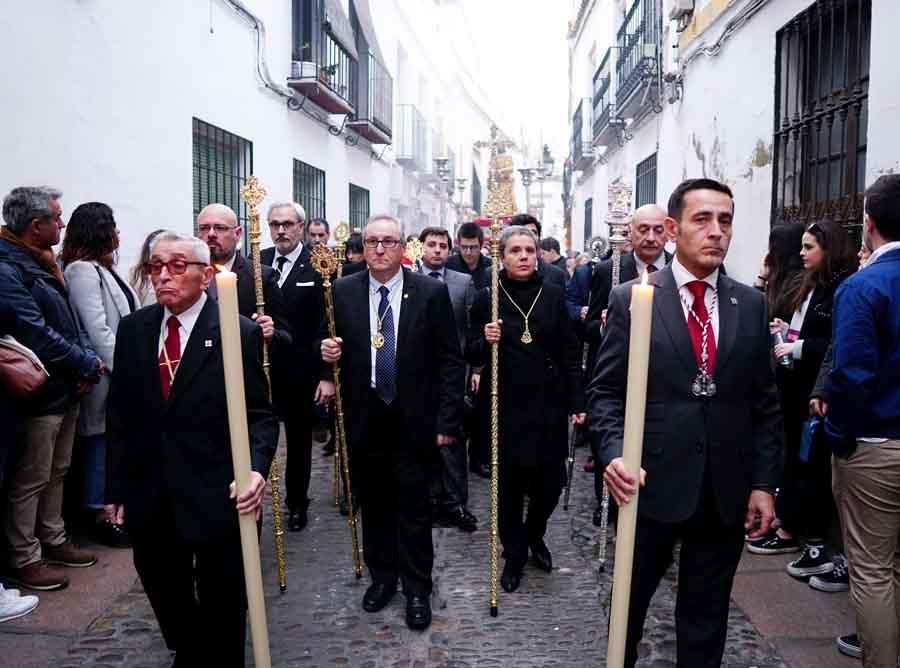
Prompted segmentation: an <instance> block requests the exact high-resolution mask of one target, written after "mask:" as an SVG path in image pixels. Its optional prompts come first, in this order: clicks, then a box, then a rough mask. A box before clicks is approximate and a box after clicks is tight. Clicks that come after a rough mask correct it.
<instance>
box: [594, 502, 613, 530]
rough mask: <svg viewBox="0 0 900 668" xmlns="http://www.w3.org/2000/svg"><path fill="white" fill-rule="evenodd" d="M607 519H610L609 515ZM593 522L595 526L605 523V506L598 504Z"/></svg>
mask: <svg viewBox="0 0 900 668" xmlns="http://www.w3.org/2000/svg"><path fill="white" fill-rule="evenodd" d="M607 520H609V517H607ZM593 522H594V526H595V527H599V526H601V525H602V524H603V508H601V507H600V506H597V507H596V508H595V509H594V518H593Z"/></svg>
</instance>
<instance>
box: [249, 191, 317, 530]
mask: <svg viewBox="0 0 900 668" xmlns="http://www.w3.org/2000/svg"><path fill="white" fill-rule="evenodd" d="M267 220H268V222H269V233H270V234H271V235H272V242H273V243H274V244H275V246H274V247H273V248H266V249H265V250H264V251H263V252H262V262H263V264H264V265H267V266H271V267H274V268H275V269H276V275H277V276H278V279H277V280H278V287H279V288H280V290H281V293H282V295H283V297H284V301H285V305H286V312H287V317H288V319H289V325H290V329H291V335H292V338H293V342H292V344H291V345H289V346H279V347H278V348H276V349H275V350H274V351H273V358H272V371H271V374H272V394H273V397H274V402H275V410H276V412H277V413H278V415H279V417H280V418H281V419H282V420H283V421H284V432H285V441H286V443H287V462H286V466H285V468H286V471H285V478H286V480H285V487H286V490H287V505H288V513H289V514H288V530H290V531H300V530H302V529H303V528H304V527H305V526H306V524H307V522H308V515H307V508H308V507H309V498H308V496H307V494H308V492H309V481H310V476H311V473H312V428H313V395H314V394H315V390H316V382H317V381H318V378H319V360H318V356H317V355H316V351H315V347H314V345H313V344H314V342H315V340H316V338H317V336H318V332H319V325H320V324H321V322H322V318H323V316H324V312H325V302H324V299H323V297H322V279H321V277H320V276H319V274H318V273H317V272H316V270H315V269H313V266H312V265H311V264H310V262H309V249H308V248H307V247H306V246H305V245H304V244H303V243H302V239H303V233H304V229H303V228H304V224H305V221H306V212H305V211H304V210H303V207H302V206H300V205H299V204H297V203H295V202H286V203H276V204H273V205H272V206H271V207H269V213H268V216H267ZM319 228H322V226H321V225H320V226H319Z"/></svg>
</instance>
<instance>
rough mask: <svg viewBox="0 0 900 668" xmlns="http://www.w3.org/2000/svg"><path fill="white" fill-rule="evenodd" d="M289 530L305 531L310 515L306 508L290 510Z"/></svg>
mask: <svg viewBox="0 0 900 668" xmlns="http://www.w3.org/2000/svg"><path fill="white" fill-rule="evenodd" d="M287 524H288V531H303V529H305V528H306V525H307V524H309V517H308V516H307V514H306V511H305V510H291V511H289V512H288V523H287Z"/></svg>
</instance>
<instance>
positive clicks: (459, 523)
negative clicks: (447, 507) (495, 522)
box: [453, 506, 478, 533]
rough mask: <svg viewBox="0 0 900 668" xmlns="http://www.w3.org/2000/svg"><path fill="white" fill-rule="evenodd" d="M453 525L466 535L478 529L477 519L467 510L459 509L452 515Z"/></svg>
mask: <svg viewBox="0 0 900 668" xmlns="http://www.w3.org/2000/svg"><path fill="white" fill-rule="evenodd" d="M453 516H454V517H453V519H454V524H455V525H456V527H458V528H459V529H460V530H462V531H465V532H466V533H472V532H473V531H476V530H477V529H478V518H477V517H475V516H474V515H473V514H472V513H470V512H469V509H468V508H465V507H462V506H461V507H460V508H458V509H457V511H456V512H455V513H453Z"/></svg>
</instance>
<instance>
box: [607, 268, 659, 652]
mask: <svg viewBox="0 0 900 668" xmlns="http://www.w3.org/2000/svg"><path fill="white" fill-rule="evenodd" d="M652 317H653V286H652V285H647V272H646V271H645V272H644V276H643V280H642V281H641V284H640V285H634V286H632V288H631V335H630V337H629V350H628V389H627V391H626V394H625V433H624V438H623V441H622V459H623V460H624V464H625V468H626V469H627V470H628V472H629V473H630V474H631V475H633V476H634V477H635V480H638V481H639V480H640V472H641V451H642V449H643V448H642V446H643V441H644V413H645V409H646V407H647V372H648V370H649V367H650V324H651V321H652ZM638 496H639V495H638V494H636V495H635V496H634V498H633V499H631V501H630V502H629V503H626V504H625V505H624V506H622V507H620V508H619V520H618V524H617V525H616V562H615V565H614V571H613V589H612V611H611V618H610V624H609V644H608V645H607V650H606V666H607V668H622V666H624V665H625V637H626V634H627V631H628V606H629V601H630V598H631V569H632V565H633V562H634V535H635V528H636V526H637V511H638Z"/></svg>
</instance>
